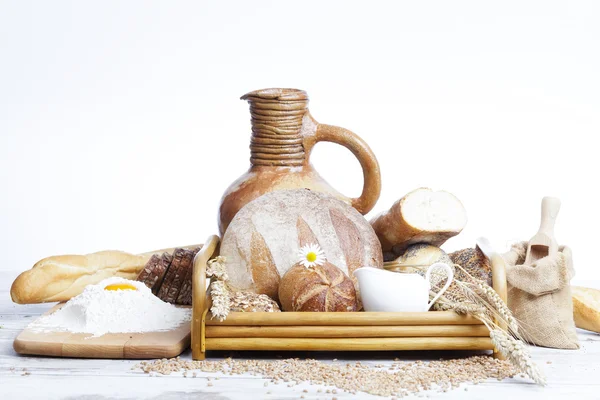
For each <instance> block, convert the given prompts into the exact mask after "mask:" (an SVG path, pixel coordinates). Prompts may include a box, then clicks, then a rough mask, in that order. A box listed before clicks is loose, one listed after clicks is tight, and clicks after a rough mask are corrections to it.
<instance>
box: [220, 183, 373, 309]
mask: <svg viewBox="0 0 600 400" xmlns="http://www.w3.org/2000/svg"><path fill="white" fill-rule="evenodd" d="M310 244H316V245H319V247H320V248H321V249H322V250H323V252H324V254H325V257H326V259H327V261H329V262H331V263H332V264H333V265H335V266H336V267H338V268H339V269H340V270H341V271H342V272H344V273H345V274H346V275H348V276H349V277H350V279H352V281H353V282H354V284H355V289H356V290H358V282H357V280H356V278H355V277H354V276H353V272H354V270H355V269H356V268H359V267H363V266H369V267H375V268H382V267H383V255H382V252H381V245H380V244H379V241H378V239H377V236H376V235H375V232H374V231H373V229H372V228H371V226H370V224H369V223H368V221H367V220H366V219H365V218H364V217H363V216H362V215H360V213H358V211H356V210H355V209H353V208H352V207H351V206H349V205H348V204H346V203H344V202H342V201H340V200H338V199H336V198H333V197H331V196H328V195H326V194H323V193H319V192H313V191H310V190H306V189H295V190H279V191H275V192H271V193H268V194H266V195H263V196H261V197H259V198H257V199H255V200H253V201H251V202H250V203H248V204H246V206H244V207H243V208H242V209H241V210H240V211H239V212H238V213H237V215H236V216H235V218H234V219H233V220H232V222H231V223H230V225H229V227H228V228H227V231H226V232H225V235H224V236H223V240H222V243H221V251H220V254H221V256H223V257H224V258H225V267H226V269H227V273H228V275H229V278H230V280H229V284H230V285H231V286H232V287H233V288H235V289H236V290H238V291H251V292H255V293H263V294H268V295H269V296H271V297H272V298H277V297H278V293H279V292H278V287H279V285H280V277H282V276H283V275H284V274H285V273H286V272H287V271H288V270H289V269H290V268H291V267H292V266H293V265H294V264H296V262H297V261H298V254H299V250H300V249H301V248H302V247H303V246H306V245H310Z"/></svg>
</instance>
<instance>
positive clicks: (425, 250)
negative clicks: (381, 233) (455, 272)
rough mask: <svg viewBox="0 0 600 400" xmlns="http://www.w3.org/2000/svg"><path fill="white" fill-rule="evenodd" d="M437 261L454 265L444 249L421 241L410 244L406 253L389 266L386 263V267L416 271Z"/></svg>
mask: <svg viewBox="0 0 600 400" xmlns="http://www.w3.org/2000/svg"><path fill="white" fill-rule="evenodd" d="M437 262H441V263H444V264H448V265H452V260H451V259H450V257H449V256H448V254H446V252H445V251H444V250H442V249H440V248H439V247H436V246H432V245H430V244H426V243H419V244H413V245H411V246H409V247H408V248H407V249H406V251H405V252H404V254H402V255H401V256H400V257H398V258H396V259H395V260H394V261H393V262H390V263H389V266H387V265H386V268H387V269H394V270H397V271H403V272H414V270H426V269H427V268H429V266H430V265H432V264H435V263H437Z"/></svg>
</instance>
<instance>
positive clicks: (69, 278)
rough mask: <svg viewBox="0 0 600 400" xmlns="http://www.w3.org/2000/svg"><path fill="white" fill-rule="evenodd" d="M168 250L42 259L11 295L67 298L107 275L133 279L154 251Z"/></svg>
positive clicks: (31, 299)
mask: <svg viewBox="0 0 600 400" xmlns="http://www.w3.org/2000/svg"><path fill="white" fill-rule="evenodd" d="M198 246H199V245H193V246H186V248H194V247H198ZM169 250H171V251H172V249H162V250H156V251H152V252H148V253H144V254H130V253H126V252H123V251H116V250H105V251H99V252H97V253H91V254H85V255H62V256H53V257H48V258H44V259H43V260H40V261H38V262H37V263H36V264H35V265H34V266H33V268H31V269H30V270H27V271H25V272H23V273H22V274H21V275H19V276H18V277H17V279H15V281H14V282H13V284H12V286H11V288H10V297H11V298H12V301H14V302H15V303H19V304H32V303H46V302H56V301H67V300H69V299H71V297H74V296H77V295H78V294H80V293H81V292H82V291H83V289H84V288H85V287H86V286H87V285H91V284H96V283H98V282H100V281H102V280H103V279H106V278H110V277H113V276H118V277H121V278H125V279H132V280H135V279H136V278H137V277H138V274H139V273H140V271H142V270H143V268H144V266H145V265H146V263H147V262H148V260H150V258H151V257H152V256H153V255H154V254H162V253H163V252H165V251H169Z"/></svg>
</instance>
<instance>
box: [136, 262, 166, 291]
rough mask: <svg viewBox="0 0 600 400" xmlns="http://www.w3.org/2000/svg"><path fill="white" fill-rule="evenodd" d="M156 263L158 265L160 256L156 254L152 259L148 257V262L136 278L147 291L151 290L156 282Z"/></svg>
mask: <svg viewBox="0 0 600 400" xmlns="http://www.w3.org/2000/svg"><path fill="white" fill-rule="evenodd" d="M158 263H160V256H159V255H158V254H154V255H153V256H152V257H150V260H148V262H147V263H146V265H145V266H144V269H142V271H141V272H140V274H139V275H138V277H137V281H138V282H142V283H143V284H144V285H146V286H147V287H148V289H152V287H153V286H154V284H155V283H156V281H157V280H158V276H157V275H156V266H157V265H158Z"/></svg>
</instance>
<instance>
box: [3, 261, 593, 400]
mask: <svg viewBox="0 0 600 400" xmlns="http://www.w3.org/2000/svg"><path fill="white" fill-rule="evenodd" d="M17 274H18V273H17V272H1V271H0V399H11V400H12V399H88V400H92V399H93V400H100V399H112V398H118V399H157V400H171V399H178V400H179V399H192V398H194V399H196V398H202V399H251V398H258V399H262V398H265V399H299V398H301V396H304V398H305V399H317V398H320V399H331V398H332V396H333V395H325V393H324V392H325V390H323V392H322V393H317V389H319V388H321V389H325V388H324V387H323V386H316V385H315V386H311V385H309V384H300V385H298V386H294V387H287V385H282V384H280V385H273V384H269V386H268V387H265V386H264V383H265V382H267V381H266V380H264V379H261V378H260V377H256V376H250V375H241V376H225V375H222V374H208V373H202V372H198V374H197V377H196V378H191V377H189V378H184V377H183V376H182V375H181V374H172V375H169V376H156V377H154V376H149V375H147V374H144V373H143V372H141V371H139V370H138V371H133V370H131V367H132V366H133V365H135V364H136V363H137V361H125V360H90V359H59V358H45V357H28V356H19V355H18V354H16V353H15V351H14V350H13V347H12V343H13V340H14V338H15V337H16V336H17V335H18V334H19V332H20V331H21V330H22V329H23V328H24V327H25V326H26V325H27V324H28V323H29V322H30V321H32V320H33V319H35V318H37V317H38V316H39V315H40V314H42V313H44V312H45V311H46V310H48V309H49V308H50V307H52V305H51V304H40V305H27V306H25V305H16V304H13V303H12V302H11V300H10V295H9V293H8V291H9V288H10V284H11V282H12V280H13V279H14V278H15V277H16V275H17ZM592 286H598V283H597V282H595V283H594V284H593V285H592ZM579 338H580V340H581V349H580V350H576V351H570V350H551V349H545V348H532V349H531V351H532V354H533V358H534V359H535V361H536V362H537V363H538V364H539V365H540V366H541V368H542V369H543V370H544V371H545V373H546V375H547V378H548V382H549V384H548V386H546V387H545V388H541V387H538V386H536V385H534V384H532V383H530V382H529V381H528V380H526V379H522V378H514V379H508V380H505V381H502V382H499V381H494V380H489V381H487V382H485V383H482V384H479V385H471V384H469V385H463V386H461V388H459V389H456V390H453V391H450V392H447V393H436V392H427V393H423V394H420V395H419V397H425V396H427V397H428V398H433V399H466V398H468V399H486V400H491V399H503V400H506V399H511V400H512V399H520V398H529V399H533V398H544V399H548V398H557V399H558V398H561V399H562V398H569V397H567V396H570V399H572V400H579V399H599V398H600V366H599V364H600V335H598V334H594V333H590V332H586V331H581V330H580V331H579ZM468 354H474V353H468V352H427V353H425V352H389V353H386V352H367V353H306V352H304V353H289V354H286V353H279V354H274V353H253V352H238V353H234V354H230V353H209V359H217V358H223V357H226V356H229V355H232V356H233V357H234V358H261V359H269V358H275V357H279V358H281V357H310V358H317V359H320V360H323V361H324V362H328V361H331V360H332V359H334V358H337V359H339V360H361V361H362V362H364V363H368V362H372V363H373V364H386V363H389V364H391V361H392V360H393V359H394V358H395V357H398V358H400V359H401V360H407V361H411V360H417V359H439V358H450V357H459V356H464V355H468ZM182 357H183V358H186V359H191V354H190V351H187V352H185V353H184V354H183V355H182ZM216 376H219V377H220V379H219V380H214V379H213V380H212V381H211V383H212V386H208V380H207V377H216ZM304 389H307V390H308V393H304V392H303V390H304ZM267 392H271V393H270V394H268V393H267ZM335 397H336V398H338V399H344V398H354V399H358V398H360V399H363V398H365V399H381V397H377V396H370V395H367V394H364V393H359V394H357V395H352V394H348V393H344V392H343V391H341V390H340V391H338V393H337V394H336V395H335Z"/></svg>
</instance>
